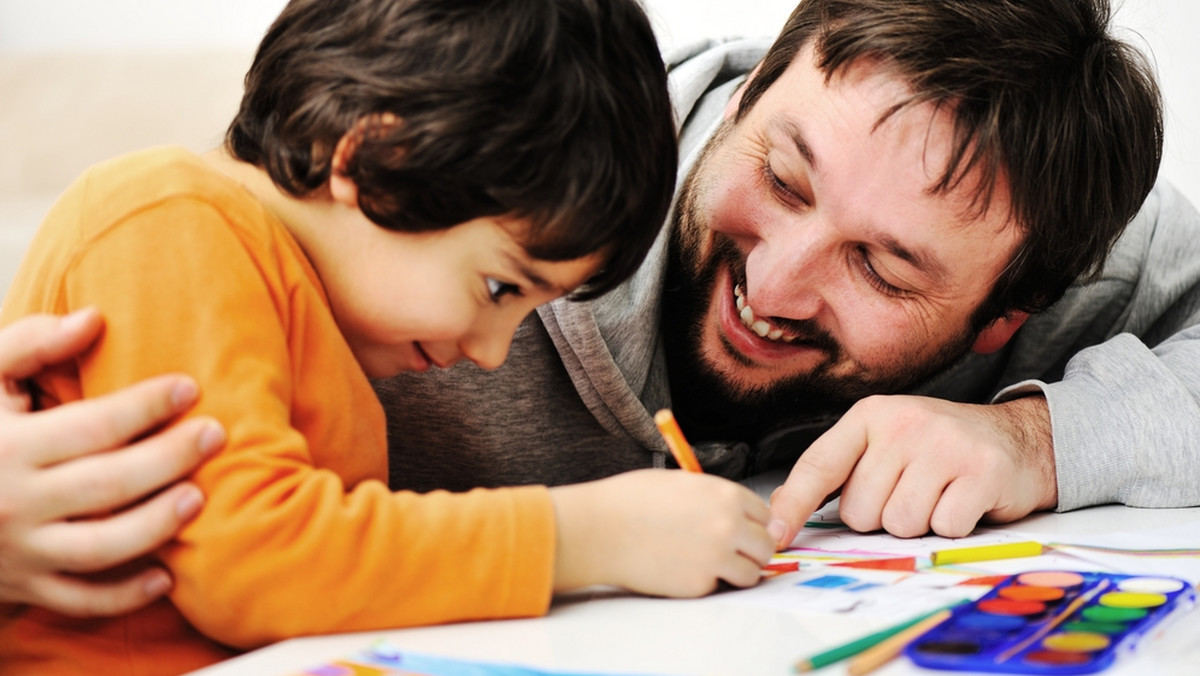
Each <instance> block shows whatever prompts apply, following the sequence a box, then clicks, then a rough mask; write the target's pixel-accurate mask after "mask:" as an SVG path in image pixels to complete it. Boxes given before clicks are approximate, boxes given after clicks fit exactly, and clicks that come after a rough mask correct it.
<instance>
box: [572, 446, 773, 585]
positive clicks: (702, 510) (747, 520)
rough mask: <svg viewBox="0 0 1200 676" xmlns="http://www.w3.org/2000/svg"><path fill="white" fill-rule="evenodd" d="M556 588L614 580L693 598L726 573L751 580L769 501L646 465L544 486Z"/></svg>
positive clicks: (766, 548)
mask: <svg viewBox="0 0 1200 676" xmlns="http://www.w3.org/2000/svg"><path fill="white" fill-rule="evenodd" d="M551 495H552V496H553V498H554V506H555V515H556V518H557V520H558V534H559V538H558V554H557V558H556V561H555V590H556V591H561V590H566V589H574V588H578V587H586V586H589V585H616V586H619V587H624V588H626V589H629V590H631V591H635V592H639V593H643V594H653V595H656V596H672V597H689V596H701V595H703V594H707V593H709V592H711V591H713V590H714V589H716V587H717V584H718V582H719V581H721V580H724V581H726V582H728V583H730V584H732V585H735V586H738V587H748V586H751V585H754V584H756V583H757V582H758V581H759V579H760V577H761V573H760V571H761V569H762V567H763V566H764V565H765V564H766V563H767V561H769V560H770V558H771V556H772V554H773V553H774V545H773V543H772V541H771V538H770V536H769V535H767V530H766V522H767V506H766V504H765V503H764V502H763V501H762V499H761V498H759V497H758V496H757V495H755V494H754V493H753V492H752V491H750V490H749V489H747V488H746V487H744V486H741V485H739V484H736V483H733V482H732V481H728V480H726V479H722V478H720V477H715V476H708V475H704V474H693V473H689V472H683V471H677V470H661V469H658V470H656V469H647V470H637V471H633V472H627V473H625V474H618V475H616V476H613V477H609V478H607V479H601V480H599V481H592V482H589V483H583V484H576V485H572V486H560V487H557V488H553V489H551Z"/></svg>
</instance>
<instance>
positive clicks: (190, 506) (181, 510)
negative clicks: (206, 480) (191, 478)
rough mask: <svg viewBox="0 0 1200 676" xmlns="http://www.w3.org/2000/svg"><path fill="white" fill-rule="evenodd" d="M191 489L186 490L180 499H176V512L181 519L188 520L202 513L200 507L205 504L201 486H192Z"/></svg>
mask: <svg viewBox="0 0 1200 676" xmlns="http://www.w3.org/2000/svg"><path fill="white" fill-rule="evenodd" d="M190 488H191V490H186V491H184V492H183V495H181V496H179V499H178V500H176V501H175V514H176V515H178V516H179V519H180V520H181V521H188V520H190V519H191V518H192V517H193V516H196V515H197V514H199V513H200V508H201V507H202V506H204V494H203V493H201V492H200V489H199V488H196V487H194V486H193V487H190Z"/></svg>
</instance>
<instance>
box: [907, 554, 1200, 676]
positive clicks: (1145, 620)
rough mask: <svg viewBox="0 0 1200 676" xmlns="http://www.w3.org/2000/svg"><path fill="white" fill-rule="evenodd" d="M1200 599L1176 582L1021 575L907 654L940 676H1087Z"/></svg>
mask: <svg viewBox="0 0 1200 676" xmlns="http://www.w3.org/2000/svg"><path fill="white" fill-rule="evenodd" d="M1195 598H1196V593H1195V590H1194V589H1193V588H1192V587H1191V585H1189V584H1188V583H1187V582H1185V581H1183V580H1179V579H1176V578H1172V577H1157V576H1155V577H1150V576H1137V575H1119V574H1112V573H1077V572H1070V571H1058V570H1056V571H1037V572H1029V573H1021V574H1019V575H1012V576H1010V577H1008V578H1006V579H1005V580H1004V581H1003V582H1001V583H1000V584H998V585H997V586H996V587H995V588H993V589H992V590H991V591H990V592H988V593H987V594H985V595H984V596H982V597H981V598H979V599H978V600H976V601H974V602H972V603H969V604H966V605H964V606H961V607H959V608H957V609H955V611H954V613H953V614H952V615H951V616H950V618H949V619H947V620H946V621H945V622H943V623H941V624H940V625H938V626H937V627H935V628H933V629H931V630H930V631H928V632H926V633H925V634H924V635H922V636H921V637H920V638H918V639H917V640H915V641H913V642H912V643H911V644H909V646H908V647H907V648H906V649H905V654H906V655H908V657H909V659H911V660H912V661H913V662H914V663H916V664H918V665H920V666H923V667H930V668H934V669H959V670H964V671H991V672H1006V673H1020V674H1087V673H1091V672H1094V671H1099V670H1101V669H1104V668H1105V667H1107V666H1108V665H1110V664H1112V662H1113V660H1114V659H1116V656H1117V655H1118V653H1119V652H1120V651H1123V650H1128V649H1131V648H1132V647H1133V645H1134V644H1135V643H1136V642H1137V640H1138V638H1139V637H1141V636H1142V635H1144V634H1145V633H1146V631H1147V630H1149V629H1150V628H1151V627H1152V626H1154V625H1155V624H1156V623H1158V622H1159V621H1160V620H1162V619H1163V618H1164V617H1166V616H1167V615H1169V614H1170V613H1171V612H1172V611H1174V610H1176V609H1178V608H1182V607H1189V606H1190V605H1191V604H1192V603H1194V602H1195Z"/></svg>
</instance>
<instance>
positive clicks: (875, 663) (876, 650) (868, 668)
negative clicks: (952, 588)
mask: <svg viewBox="0 0 1200 676" xmlns="http://www.w3.org/2000/svg"><path fill="white" fill-rule="evenodd" d="M951 613H953V610H952V609H950V608H942V609H941V610H939V611H937V612H935V613H934V614H932V615H930V616H929V617H927V618H925V619H924V620H922V621H920V622H918V623H916V624H914V625H913V626H911V627H909V628H908V629H905V630H904V631H902V632H900V633H899V634H896V635H895V636H892V637H891V638H888V639H887V640H885V641H883V642H881V643H879V644H877V645H875V646H874V647H871V648H868V649H867V650H864V651H863V652H862V653H861V654H859V655H858V656H856V657H855V658H854V659H852V660H850V665H849V667H847V669H846V673H848V674H850V676H862V675H863V674H868V673H870V672H872V671H874V670H876V669H878V668H879V667H882V666H883V665H885V664H887V663H888V662H890V661H892V659H894V658H895V657H896V656H897V655H899V654H900V653H902V652H904V649H905V648H907V647H908V644H909V643H912V642H913V641H915V640H917V639H918V638H920V637H921V635H922V634H924V633H925V632H927V631H929V630H930V629H933V628H934V627H936V626H938V625H939V624H941V623H943V622H945V621H946V619H947V618H949V617H950V615H951Z"/></svg>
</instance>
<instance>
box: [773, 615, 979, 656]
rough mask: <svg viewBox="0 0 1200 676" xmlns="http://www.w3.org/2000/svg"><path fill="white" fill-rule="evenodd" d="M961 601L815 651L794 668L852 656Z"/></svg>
mask: <svg viewBox="0 0 1200 676" xmlns="http://www.w3.org/2000/svg"><path fill="white" fill-rule="evenodd" d="M963 603H966V601H957V602H955V603H953V604H951V605H949V606H946V607H944V608H937V609H935V610H931V611H929V612H927V613H923V614H921V615H917V616H916V617H914V618H912V619H910V620H905V621H903V622H901V623H899V624H896V625H893V626H891V627H888V628H887V629H880V630H879V631H877V632H875V633H874V634H867V635H866V636H863V637H862V638H859V639H855V640H853V641H850V642H849V643H844V644H842V645H840V646H838V647H836V648H830V649H829V650H826V651H824V652H820V653H817V654H816V655H813V656H812V657H810V658H808V659H806V660H800V661H799V662H797V663H796V666H795V669H796V671H800V672H804V671H815V670H817V669H820V668H822V667H827V666H829V665H831V664H833V663H834V662H841V661H842V660H844V659H847V658H850V657H854V656H855V655H857V654H859V653H861V652H863V651H865V650H867V649H868V648H872V647H874V646H876V645H879V644H880V643H882V642H883V641H886V640H887V639H889V638H891V637H893V636H895V635H897V634H899V633H900V632H902V631H904V630H905V629H908V628H909V627H912V626H914V625H916V624H918V623H920V622H924V621H925V620H927V619H929V618H931V617H933V616H934V615H937V614H938V613H941V612H943V611H948V610H949V609H950V608H953V607H954V606H957V605H961V604H963Z"/></svg>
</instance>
